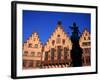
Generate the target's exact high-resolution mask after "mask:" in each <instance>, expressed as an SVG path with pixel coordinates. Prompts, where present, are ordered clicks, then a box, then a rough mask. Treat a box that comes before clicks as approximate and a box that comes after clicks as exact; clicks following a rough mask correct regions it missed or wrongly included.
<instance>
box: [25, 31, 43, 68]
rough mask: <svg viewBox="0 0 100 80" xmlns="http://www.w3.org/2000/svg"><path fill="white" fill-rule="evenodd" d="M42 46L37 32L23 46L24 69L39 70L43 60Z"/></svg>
mask: <svg viewBox="0 0 100 80" xmlns="http://www.w3.org/2000/svg"><path fill="white" fill-rule="evenodd" d="M42 47H43V46H42V44H41V42H40V39H39V36H38V34H37V33H36V32H35V33H33V34H32V35H31V37H29V39H28V40H27V41H26V42H25V43H24V44H23V68H24V69H31V68H39V67H40V66H41V59H42Z"/></svg>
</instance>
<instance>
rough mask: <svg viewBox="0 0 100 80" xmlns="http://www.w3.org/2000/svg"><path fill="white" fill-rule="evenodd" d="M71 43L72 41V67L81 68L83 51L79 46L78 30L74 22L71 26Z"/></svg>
mask: <svg viewBox="0 0 100 80" xmlns="http://www.w3.org/2000/svg"><path fill="white" fill-rule="evenodd" d="M70 28H71V29H72V35H71V41H72V50H71V58H72V66H73V67H79V66H82V53H83V50H82V48H81V47H80V45H79V29H78V26H76V23H75V22H74V23H73V25H72V26H70Z"/></svg>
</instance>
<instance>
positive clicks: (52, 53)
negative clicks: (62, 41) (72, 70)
mask: <svg viewBox="0 0 100 80" xmlns="http://www.w3.org/2000/svg"><path fill="white" fill-rule="evenodd" d="M54 52H55V50H54V48H51V61H52V62H54Z"/></svg>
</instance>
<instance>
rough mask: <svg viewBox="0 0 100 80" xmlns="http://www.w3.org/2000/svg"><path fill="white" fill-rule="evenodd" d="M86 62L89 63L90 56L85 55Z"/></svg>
mask: <svg viewBox="0 0 100 80" xmlns="http://www.w3.org/2000/svg"><path fill="white" fill-rule="evenodd" d="M86 63H87V64H90V56H86Z"/></svg>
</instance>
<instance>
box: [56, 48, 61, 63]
mask: <svg viewBox="0 0 100 80" xmlns="http://www.w3.org/2000/svg"><path fill="white" fill-rule="evenodd" d="M61 52H62V50H61V46H58V49H57V53H58V61H59V62H60V61H61Z"/></svg>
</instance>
